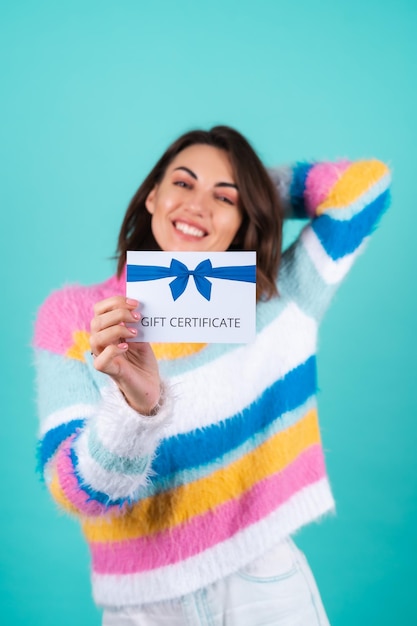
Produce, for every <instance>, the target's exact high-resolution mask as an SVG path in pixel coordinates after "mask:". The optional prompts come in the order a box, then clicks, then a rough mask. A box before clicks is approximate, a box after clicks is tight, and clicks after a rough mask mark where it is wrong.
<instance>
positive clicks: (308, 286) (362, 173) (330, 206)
mask: <svg viewBox="0 0 417 626" xmlns="http://www.w3.org/2000/svg"><path fill="white" fill-rule="evenodd" d="M270 175H271V178H272V179H273V180H274V182H275V184H276V185H277V188H278V191H279V193H280V196H281V199H282V202H283V204H284V211H285V215H286V217H293V218H302V219H309V220H310V221H309V223H308V224H307V225H306V227H305V228H303V230H302V231H301V233H300V235H299V237H298V238H297V240H296V241H295V242H294V243H293V244H292V245H291V246H290V247H289V248H288V249H287V250H285V252H284V253H283V256H282V261H281V267H280V274H279V285H278V288H279V290H280V292H281V293H282V294H287V295H288V296H289V297H290V298H292V299H293V300H295V301H296V302H297V304H298V305H299V306H300V307H301V308H302V309H303V310H305V311H306V312H307V313H308V314H309V315H312V316H313V317H315V318H316V319H317V320H320V319H321V318H322V316H323V314H324V312H325V311H326V309H327V307H328V305H329V303H330V300H331V298H332V296H333V294H334V293H335V291H336V289H337V287H338V285H339V284H340V283H341V281H342V280H343V278H344V277H345V276H346V274H347V273H348V271H349V270H350V268H351V267H352V265H353V262H354V261H355V259H356V258H357V256H358V255H359V254H360V253H361V251H362V250H363V248H364V245H365V244H366V242H367V240H368V239H369V236H370V235H371V234H372V232H373V230H374V229H375V227H376V225H377V223H378V221H379V219H380V216H381V215H382V213H383V212H384V211H385V209H386V208H387V206H388V204H389V187H390V182H391V176H390V172H389V169H388V167H387V166H386V165H385V164H384V163H382V162H381V161H378V160H376V159H371V160H363V161H356V162H350V161H347V160H341V161H338V162H334V163H298V164H296V165H295V166H294V167H292V168H290V167H283V168H276V169H273V170H270Z"/></svg>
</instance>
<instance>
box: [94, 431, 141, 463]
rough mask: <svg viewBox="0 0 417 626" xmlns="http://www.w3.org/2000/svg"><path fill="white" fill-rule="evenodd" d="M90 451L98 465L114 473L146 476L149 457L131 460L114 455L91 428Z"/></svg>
mask: <svg viewBox="0 0 417 626" xmlns="http://www.w3.org/2000/svg"><path fill="white" fill-rule="evenodd" d="M88 451H89V453H90V454H91V457H92V458H93V459H94V461H95V462H96V463H98V465H100V466H101V467H102V468H103V469H105V470H106V471H108V472H112V473H117V474H128V475H137V474H144V473H145V471H146V468H147V467H148V465H149V456H143V457H139V458H135V459H129V458H127V457H123V456H119V455H117V454H114V453H113V452H111V451H110V450H108V448H105V447H104V446H103V444H102V442H101V441H100V440H99V438H98V436H97V433H96V430H95V428H93V427H90V432H89V434H88Z"/></svg>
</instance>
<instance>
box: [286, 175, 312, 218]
mask: <svg viewBox="0 0 417 626" xmlns="http://www.w3.org/2000/svg"><path fill="white" fill-rule="evenodd" d="M313 166H314V164H313V163H297V164H296V165H295V167H294V168H293V174H292V176H293V178H292V182H291V187H290V202H291V208H292V211H293V214H294V217H298V218H301V219H306V218H307V217H308V216H307V214H306V208H305V200H304V191H305V187H306V180H307V176H308V174H309V172H310V170H311V169H312V167H313Z"/></svg>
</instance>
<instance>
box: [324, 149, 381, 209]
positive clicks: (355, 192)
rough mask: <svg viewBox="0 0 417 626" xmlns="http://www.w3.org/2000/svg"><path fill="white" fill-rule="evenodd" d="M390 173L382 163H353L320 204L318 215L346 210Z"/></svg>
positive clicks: (371, 161) (373, 161) (374, 161)
mask: <svg viewBox="0 0 417 626" xmlns="http://www.w3.org/2000/svg"><path fill="white" fill-rule="evenodd" d="M388 172H389V170H388V167H387V166H386V165H385V163H382V162H381V161H377V160H370V161H357V162H356V163H352V165H350V166H349V167H348V169H347V170H346V171H345V172H343V174H342V176H341V178H340V179H339V180H338V181H337V182H336V183H335V184H334V186H333V188H332V189H331V191H330V193H329V195H328V197H327V198H326V200H325V201H324V202H322V203H321V204H319V206H318V207H317V211H316V214H317V215H321V214H322V213H325V212H326V211H327V210H328V209H344V208H346V207H347V206H348V205H349V204H351V203H352V202H355V200H357V199H358V198H359V197H360V196H361V195H362V194H364V193H365V192H366V191H368V189H369V188H370V187H371V186H372V185H373V184H375V183H376V182H377V181H378V180H379V179H381V178H382V177H383V176H384V175H385V174H388Z"/></svg>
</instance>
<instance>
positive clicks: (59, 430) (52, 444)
mask: <svg viewBox="0 0 417 626" xmlns="http://www.w3.org/2000/svg"><path fill="white" fill-rule="evenodd" d="M84 422H85V420H84V419H76V420H71V421H70V422H66V423H65V424H60V425H59V426H56V427H55V428H51V430H48V432H47V433H46V434H45V436H44V437H43V439H41V440H40V441H39V443H38V449H37V459H38V468H39V470H40V471H41V472H43V471H44V468H45V465H46V464H47V462H48V461H49V460H50V459H51V458H52V457H53V455H54V454H55V452H56V451H57V449H58V447H59V446H60V445H61V443H62V442H63V441H65V439H68V437H71V435H73V434H74V433H75V432H77V430H78V429H79V428H82V427H83V426H84Z"/></svg>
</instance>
